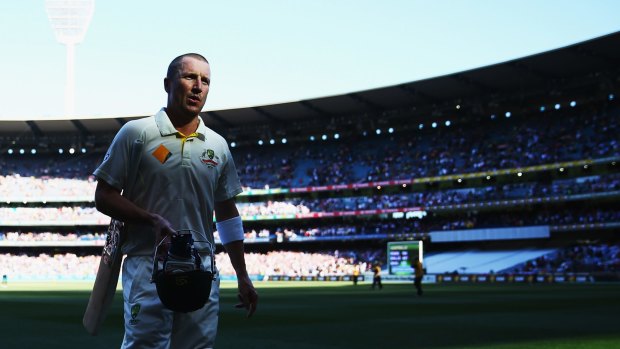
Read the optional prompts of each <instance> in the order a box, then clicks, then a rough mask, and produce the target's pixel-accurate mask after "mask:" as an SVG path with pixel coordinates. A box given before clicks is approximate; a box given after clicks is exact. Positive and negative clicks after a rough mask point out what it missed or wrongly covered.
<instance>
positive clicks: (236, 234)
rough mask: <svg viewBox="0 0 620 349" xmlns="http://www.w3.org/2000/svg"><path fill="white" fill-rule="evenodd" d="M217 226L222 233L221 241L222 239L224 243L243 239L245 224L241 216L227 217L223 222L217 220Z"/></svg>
mask: <svg viewBox="0 0 620 349" xmlns="http://www.w3.org/2000/svg"><path fill="white" fill-rule="evenodd" d="M215 228H216V229H217V232H218V233H219V234H220V241H222V244H224V245H226V244H227V243H229V242H232V241H237V240H242V241H243V237H244V234H243V224H242V222H241V217H239V216H237V217H233V218H230V219H227V220H225V221H223V222H216V223H215Z"/></svg>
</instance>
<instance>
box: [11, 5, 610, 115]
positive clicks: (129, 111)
mask: <svg viewBox="0 0 620 349" xmlns="http://www.w3.org/2000/svg"><path fill="white" fill-rule="evenodd" d="M619 18H620V1H615V0H607V1H604V0H583V1H576V0H572V1H571V0H536V1H535V0H518V1H513V0H479V1H474V0H469V1H466V0H460V1H459V0H452V1H448V0H428V1H418V0H410V1H396V0H392V1H390V0H386V1H376V0H354V1H352V0H351V1H350V0H306V1H301V0H288V1H285V0H279V1H276V0H261V1H243V0H238V1H210V0H178V1H173V0H165V1H163V0H162V1H155V0H95V12H94V16H93V18H92V21H91V24H90V26H89V28H88V31H87V33H86V36H85V40H84V41H83V42H82V43H81V44H79V45H78V46H77V47H76V56H75V58H76V60H75V87H76V98H75V114H74V115H75V116H77V117H120V116H134V115H150V114H152V113H154V112H156V111H157V110H158V109H159V108H160V107H162V106H164V104H165V101H166V95H165V92H164V89H163V77H164V75H165V71H166V68H167V66H168V63H169V62H170V60H172V59H173V58H174V57H176V56H177V55H179V54H181V53H185V52H198V53H202V54H204V55H205V56H206V57H207V58H208V59H209V61H210V62H211V68H212V85H211V92H210V94H209V98H208V101H207V105H206V107H205V110H221V109H229V108H238V107H247V106H257V105H265V104H273V103H281V102H289V101H296V100H302V99H309V98H316V97H324V96H330V95H337V94H342V93H347V92H353V91H359V90H366V89H371V88H377V87H383V86H388V85H393V84H398V83H402V82H408V81H415V80H420V79H425V78H429V77H434V76H439V75H444V74H449V73H453V72H457V71H462V70H467V69H472V68H476V67H479V66H484V65H488V64H493V63H498V62H503V61H506V60H510V59H513V58H517V57H522V56H527V55H530V54H534V53H538V52H542V51H546V50H550V49H554V48H558V47H563V46H566V45H569V44H572V43H575V42H579V41H583V40H587V39H590V38H594V37H597V36H601V35H605V34H608V33H611V32H615V31H619V30H620V19H619ZM0 44H1V45H2V46H1V47H2V54H1V55H0V63H1V64H0V76H1V77H2V83H1V84H0V119H3V120H7V119H16V118H17V119H58V118H63V117H65V116H66V113H65V105H64V86H65V81H66V78H65V60H66V51H65V47H64V46H63V45H61V44H59V43H57V42H56V40H55V37H54V34H53V31H52V28H51V25H50V23H49V20H48V18H47V14H46V11H45V1H44V0H20V1H18V0H12V1H6V0H3V1H0Z"/></svg>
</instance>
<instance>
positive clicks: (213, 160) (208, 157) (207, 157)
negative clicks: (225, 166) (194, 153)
mask: <svg viewBox="0 0 620 349" xmlns="http://www.w3.org/2000/svg"><path fill="white" fill-rule="evenodd" d="M200 161H202V163H203V164H205V165H207V166H208V167H210V168H214V167H217V165H219V162H218V161H220V158H219V157H218V156H217V155H215V152H214V151H213V149H207V150H205V151H203V152H202V155H200Z"/></svg>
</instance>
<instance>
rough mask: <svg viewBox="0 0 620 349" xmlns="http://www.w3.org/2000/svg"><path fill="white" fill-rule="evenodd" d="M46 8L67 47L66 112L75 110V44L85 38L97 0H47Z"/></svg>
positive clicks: (57, 37)
mask: <svg viewBox="0 0 620 349" xmlns="http://www.w3.org/2000/svg"><path fill="white" fill-rule="evenodd" d="M45 10H46V12H47V17H48V18H49V20H50V24H51V25H52V29H53V30H54V34H55V36H56V41H58V42H60V43H61V44H63V45H65V47H66V48H67V78H66V79H67V81H66V82H65V114H67V116H72V115H73V114H74V111H75V45H77V44H79V43H80V42H82V41H83V40H84V36H85V35H86V30H88V26H89V25H90V21H91V19H92V18H93V13H94V12H95V0H45Z"/></svg>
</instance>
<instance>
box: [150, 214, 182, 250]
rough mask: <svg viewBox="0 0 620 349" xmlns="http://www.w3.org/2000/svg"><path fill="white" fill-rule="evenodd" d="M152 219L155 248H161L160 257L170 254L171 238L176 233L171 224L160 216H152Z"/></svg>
mask: <svg viewBox="0 0 620 349" xmlns="http://www.w3.org/2000/svg"><path fill="white" fill-rule="evenodd" d="M151 219H152V222H153V227H154V228H155V246H159V250H158V252H159V253H158V255H159V256H158V257H160V256H165V255H166V254H168V246H169V242H170V236H172V234H175V233H176V232H175V231H174V229H173V228H172V226H171V225H170V222H168V220H166V219H165V218H164V217H162V216H160V215H158V214H152V215H151Z"/></svg>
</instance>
